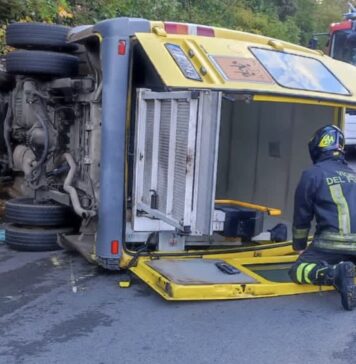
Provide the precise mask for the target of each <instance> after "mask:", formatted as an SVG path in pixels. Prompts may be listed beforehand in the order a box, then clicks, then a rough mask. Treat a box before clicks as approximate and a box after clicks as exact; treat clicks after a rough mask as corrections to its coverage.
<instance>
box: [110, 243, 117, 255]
mask: <svg viewBox="0 0 356 364" xmlns="http://www.w3.org/2000/svg"><path fill="white" fill-rule="evenodd" d="M111 254H115V255H117V254H119V241H118V240H113V241H112V242H111Z"/></svg>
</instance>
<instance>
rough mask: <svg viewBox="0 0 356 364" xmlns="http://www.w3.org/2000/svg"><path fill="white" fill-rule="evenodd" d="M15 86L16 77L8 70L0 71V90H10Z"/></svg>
mask: <svg viewBox="0 0 356 364" xmlns="http://www.w3.org/2000/svg"><path fill="white" fill-rule="evenodd" d="M14 86H15V78H14V76H13V75H10V74H9V73H7V72H4V71H0V91H10V90H12V89H13V88H14Z"/></svg>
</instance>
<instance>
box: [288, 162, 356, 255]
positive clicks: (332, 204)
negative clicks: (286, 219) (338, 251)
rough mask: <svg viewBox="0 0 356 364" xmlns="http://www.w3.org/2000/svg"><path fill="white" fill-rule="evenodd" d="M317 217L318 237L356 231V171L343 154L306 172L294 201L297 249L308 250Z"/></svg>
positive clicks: (294, 236) (315, 165) (294, 244)
mask: <svg viewBox="0 0 356 364" xmlns="http://www.w3.org/2000/svg"><path fill="white" fill-rule="evenodd" d="M314 217H315V220H316V232H315V236H316V237H318V236H321V235H323V234H324V233H325V232H330V233H335V234H337V235H340V236H345V235H351V236H352V234H355V233H356V173H355V172H354V171H353V170H352V169H351V168H350V167H349V166H348V164H347V163H346V162H345V160H344V159H343V158H341V157H338V158H329V159H326V160H322V161H320V162H318V163H316V164H314V165H313V166H312V167H311V168H309V169H308V170H306V171H304V172H303V174H302V177H301V179H300V181H299V184H298V187H297V189H296V192H295V201H294V219H293V248H294V249H295V250H302V249H305V247H306V244H307V240H308V234H309V230H310V226H311V221H312V220H313V218H314Z"/></svg>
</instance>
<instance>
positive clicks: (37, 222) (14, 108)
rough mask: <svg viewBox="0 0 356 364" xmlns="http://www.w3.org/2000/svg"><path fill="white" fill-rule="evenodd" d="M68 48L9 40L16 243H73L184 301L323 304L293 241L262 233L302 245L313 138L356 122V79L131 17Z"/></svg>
mask: <svg viewBox="0 0 356 364" xmlns="http://www.w3.org/2000/svg"><path fill="white" fill-rule="evenodd" d="M67 33H68V29H67V28H64V27H60V26H55V25H45V24H36V23H29V24H23V23H21V24H11V25H10V26H9V28H8V31H7V42H8V44H9V45H11V46H13V47H15V48H19V49H22V50H15V51H13V52H11V53H10V54H9V55H8V56H7V60H6V67H7V72H2V76H3V80H2V81H1V82H2V83H1V90H2V92H1V98H2V105H3V106H2V109H1V110H2V115H3V118H2V120H3V121H2V125H1V128H0V130H1V136H0V138H1V140H0V141H1V149H0V152H1V158H0V159H1V170H0V172H1V179H2V181H3V186H5V187H6V188H7V189H8V191H10V192H11V191H14V189H16V190H18V191H21V194H22V196H21V197H16V198H13V199H10V200H8V201H7V203H6V210H5V219H6V222H7V225H6V242H7V244H8V245H9V246H10V247H12V248H14V249H22V250H40V249H52V248H56V247H57V245H56V244H57V238H58V243H59V245H60V246H62V247H65V248H72V249H76V250H78V251H80V252H81V253H82V254H83V255H84V256H86V257H87V259H88V260H90V261H94V262H96V263H97V264H99V265H100V266H103V267H105V268H107V269H111V270H119V269H125V268H127V269H130V270H131V271H132V272H134V274H135V275H137V276H138V277H140V278H141V279H142V280H144V281H145V282H146V283H147V284H148V285H150V286H151V287H152V288H153V289H154V290H156V291H157V292H158V293H159V294H161V295H162V296H163V297H165V298H166V299H171V300H185V299H237V298H249V297H265V296H274V295H278V294H296V293H303V292H313V291H316V290H318V289H319V288H318V287H312V286H310V287H303V286H298V285H295V284H294V283H291V282H290V281H289V278H288V275H287V271H288V267H289V266H290V264H291V263H292V262H293V261H294V260H295V259H296V256H295V254H294V253H293V251H292V249H291V245H290V242H288V237H287V235H286V234H284V235H285V236H284V238H283V239H281V238H280V237H279V238H278V239H274V238H273V234H272V237H271V238H270V239H269V240H268V239H267V240H266V238H264V239H263V240H262V238H261V236H262V237H263V236H266V234H262V235H261V234H260V233H262V232H263V231H266V229H267V228H271V227H273V226H274V225H276V224H278V223H281V222H283V223H284V224H285V225H286V226H288V227H289V230H290V221H291V216H292V208H293V195H294V189H295V186H296V183H297V181H298V179H299V176H300V173H301V171H302V170H303V169H304V168H306V167H307V166H308V165H309V164H310V161H309V157H308V154H307V148H306V144H307V141H308V139H309V137H310V135H311V134H312V133H313V132H314V131H315V130H316V129H317V128H319V127H320V126H322V125H325V124H330V123H334V124H337V125H340V126H342V123H343V116H344V110H345V108H346V107H347V108H356V74H355V72H353V70H352V69H351V68H352V66H350V65H347V64H345V63H341V62H338V61H336V60H334V59H331V58H329V57H328V56H325V55H322V54H321V53H319V52H317V51H314V50H310V49H306V48H303V47H300V46H297V45H293V44H290V43H286V42H283V41H279V40H275V39H271V38H267V37H262V36H257V35H253V34H247V33H243V32H238V31H233V30H227V29H220V28H213V27H206V26H201V25H194V24H180V23H171V22H157V21H153V22H152V21H148V20H144V19H131V18H117V19H111V20H107V21H103V22H100V23H98V24H96V25H93V26H82V27H76V28H73V29H71V30H70V31H69V34H67ZM5 183H6V185H5ZM282 230H283V229H282ZM267 235H268V234H267ZM273 240H274V241H273ZM281 240H282V241H281ZM323 289H327V288H323Z"/></svg>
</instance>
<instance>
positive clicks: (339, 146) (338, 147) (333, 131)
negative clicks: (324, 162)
mask: <svg viewBox="0 0 356 364" xmlns="http://www.w3.org/2000/svg"><path fill="white" fill-rule="evenodd" d="M308 146H309V153H310V157H311V159H312V161H313V162H314V163H316V162H317V161H318V159H319V158H320V157H321V156H322V155H323V154H324V153H330V152H341V153H344V147H345V137H344V133H343V132H342V130H341V129H340V128H338V127H337V126H335V125H327V126H323V127H322V128H320V129H319V130H317V131H316V132H315V134H314V136H313V137H312V139H311V140H310V141H309V144H308Z"/></svg>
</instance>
